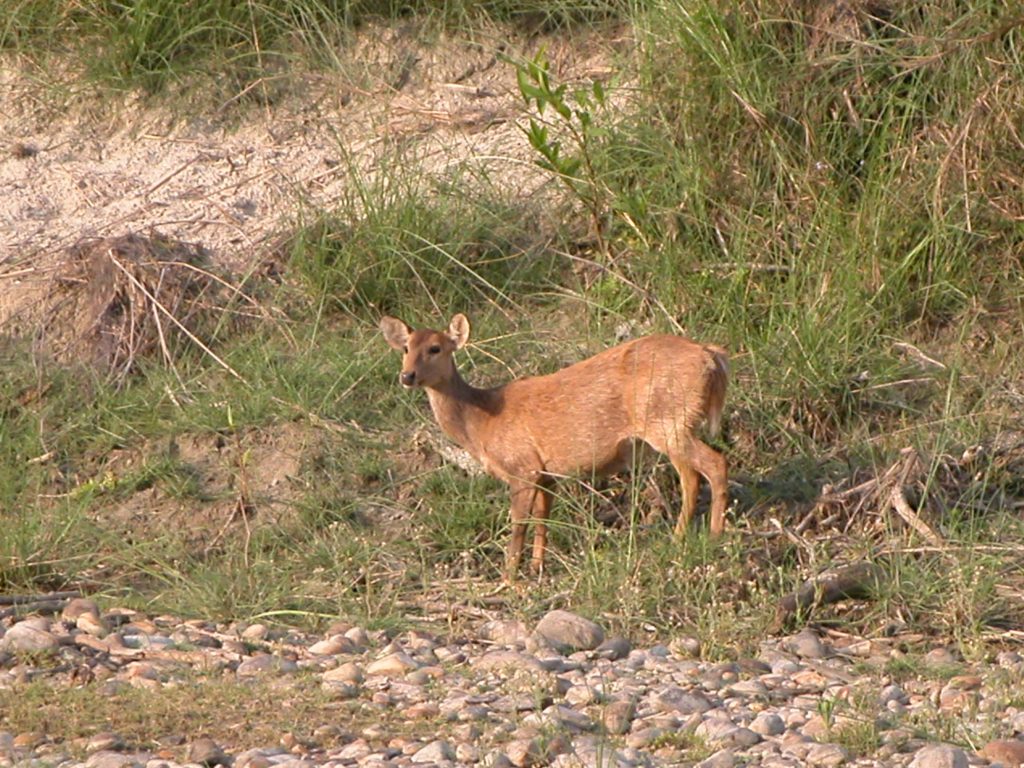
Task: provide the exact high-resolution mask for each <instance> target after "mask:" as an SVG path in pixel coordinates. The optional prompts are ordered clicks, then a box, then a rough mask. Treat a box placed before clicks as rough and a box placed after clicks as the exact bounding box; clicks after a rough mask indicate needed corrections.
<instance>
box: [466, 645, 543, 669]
mask: <svg viewBox="0 0 1024 768" xmlns="http://www.w3.org/2000/svg"><path fill="white" fill-rule="evenodd" d="M473 666H474V667H476V668H477V669H513V670H530V671H534V672H545V671H547V670H546V669H545V668H544V665H543V664H541V663H540V661H539V660H538V659H537V658H536V657H534V656H530V655H528V654H525V653H520V652H519V651H502V650H498V651H488V652H487V653H485V654H484V655H483V656H481V657H480V658H478V659H477V660H476V661H474V662H473Z"/></svg>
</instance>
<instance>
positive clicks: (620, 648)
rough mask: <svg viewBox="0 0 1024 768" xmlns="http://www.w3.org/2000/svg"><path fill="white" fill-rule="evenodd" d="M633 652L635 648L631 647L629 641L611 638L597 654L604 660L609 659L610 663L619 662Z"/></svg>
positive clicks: (601, 645)
mask: <svg viewBox="0 0 1024 768" xmlns="http://www.w3.org/2000/svg"><path fill="white" fill-rule="evenodd" d="M631 650H633V646H632V645H630V643H629V640H627V639H626V638H624V637H609V638H607V639H606V640H605V641H604V642H602V643H601V644H600V645H599V646H597V649H596V650H595V653H596V654H597V655H598V656H600V657H601V658H602V659H609V660H610V661H618V660H619V659H624V658H626V657H627V656H629V652H630V651H631Z"/></svg>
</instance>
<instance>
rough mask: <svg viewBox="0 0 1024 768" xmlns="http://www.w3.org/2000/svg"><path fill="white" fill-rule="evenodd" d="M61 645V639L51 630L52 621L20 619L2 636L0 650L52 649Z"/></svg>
mask: <svg viewBox="0 0 1024 768" xmlns="http://www.w3.org/2000/svg"><path fill="white" fill-rule="evenodd" d="M59 645H60V641H58V640H57V638H56V637H54V635H53V634H52V633H51V632H50V622H48V621H46V620H45V619H43V620H38V619H26V620H25V621H20V622H18V623H17V624H15V625H14V626H13V627H11V628H10V629H8V630H7V634H6V635H4V636H3V638H0V650H4V651H52V650H55V649H56V648H57V646H59Z"/></svg>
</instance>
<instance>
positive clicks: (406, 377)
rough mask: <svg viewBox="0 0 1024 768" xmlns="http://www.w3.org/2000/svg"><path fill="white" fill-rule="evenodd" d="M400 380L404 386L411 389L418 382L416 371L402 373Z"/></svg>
mask: <svg viewBox="0 0 1024 768" xmlns="http://www.w3.org/2000/svg"><path fill="white" fill-rule="evenodd" d="M398 378H399V379H400V380H401V382H402V386H404V387H411V386H412V385H413V383H414V382H415V381H416V371H402V373H401V374H400V375H399V377H398Z"/></svg>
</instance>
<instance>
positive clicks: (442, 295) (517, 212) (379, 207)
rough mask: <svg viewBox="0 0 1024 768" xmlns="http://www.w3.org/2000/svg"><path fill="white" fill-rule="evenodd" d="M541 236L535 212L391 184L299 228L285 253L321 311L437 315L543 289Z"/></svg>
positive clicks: (408, 183) (546, 267)
mask: <svg viewBox="0 0 1024 768" xmlns="http://www.w3.org/2000/svg"><path fill="white" fill-rule="evenodd" d="M538 235H539V236H538ZM542 238H543V234H542V232H541V230H540V229H539V227H538V225H537V213H536V212H534V211H531V210H530V209H529V208H524V207H523V206H522V205H520V204H516V203H513V202H512V201H506V200H504V199H502V198H501V197H499V196H497V195H494V194H488V193H487V192H486V191H485V192H484V193H483V194H482V195H481V194H479V193H477V192H474V191H471V190H470V189H468V188H466V187H462V186H460V185H452V184H450V183H446V184H445V185H444V186H443V187H436V186H435V188H433V189H431V188H430V187H429V186H428V187H427V188H424V185H421V184H417V183H414V182H413V181H412V180H410V179H408V178H394V177H392V178H391V179H388V180H387V181H385V182H383V183H381V184H379V185H376V186H374V187H373V188H362V189H360V190H359V191H358V194H357V195H354V196H353V197H352V198H351V199H348V200H345V201H343V202H342V204H340V205H339V206H338V208H337V212H335V213H327V214H325V215H318V216H317V217H316V218H315V219H314V220H313V221H312V222H309V223H305V224H302V225H300V226H299V227H298V228H297V229H296V230H295V231H294V232H293V233H292V235H291V237H290V238H289V242H288V244H287V246H286V250H287V252H288V255H289V257H290V261H291V263H292V265H293V266H294V267H295V268H296V269H297V271H298V273H299V274H300V275H301V276H302V278H303V279H304V280H305V282H306V284H307V285H308V286H309V289H310V290H311V292H312V293H313V295H314V296H315V297H317V299H318V300H321V301H323V302H324V303H325V306H326V307H328V308H331V309H336V310H342V311H344V312H353V313H359V314H360V315H362V314H364V313H366V312H367V311H371V310H372V311H374V312H379V313H381V314H385V313H389V312H393V313H400V312H403V311H404V312H408V309H407V308H409V307H413V308H423V307H429V308H430V309H431V310H433V312H434V313H436V314H444V313H445V312H446V311H447V310H448V308H449V307H459V306H470V305H479V304H480V303H482V302H489V301H501V302H504V303H506V304H507V303H511V302H512V301H514V300H515V299H514V298H513V297H519V296H522V295H528V294H529V293H531V292H534V291H536V290H537V289H538V288H540V287H541V286H543V285H544V284H545V282H546V281H547V279H548V278H549V276H551V274H552V267H553V262H552V259H551V258H550V256H548V255H547V254H545V253H544V252H543V250H542V249H543V247H544V246H545V245H546V244H547V243H546V242H545V241H544V240H543V239H542Z"/></svg>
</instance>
